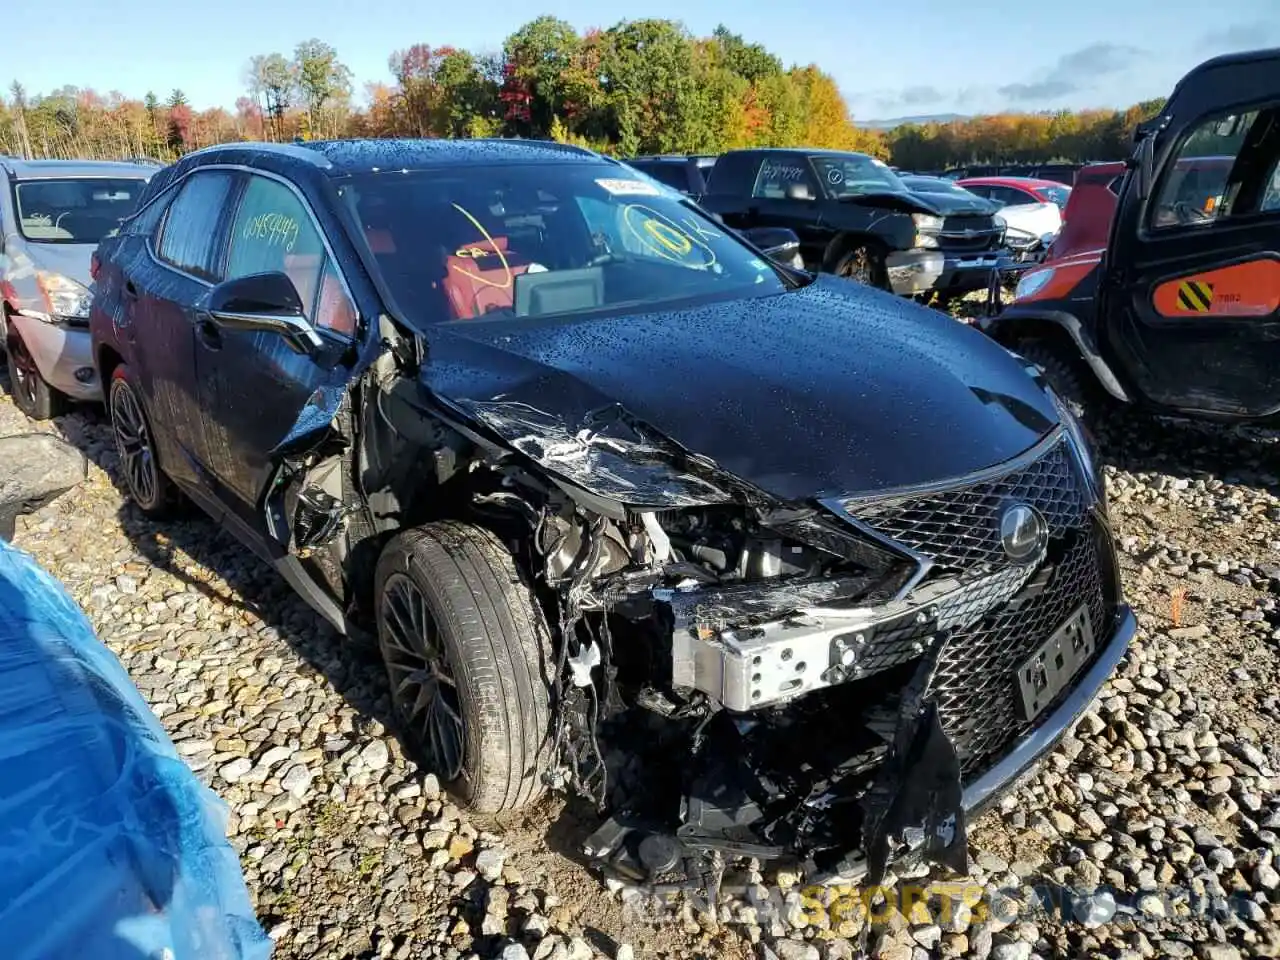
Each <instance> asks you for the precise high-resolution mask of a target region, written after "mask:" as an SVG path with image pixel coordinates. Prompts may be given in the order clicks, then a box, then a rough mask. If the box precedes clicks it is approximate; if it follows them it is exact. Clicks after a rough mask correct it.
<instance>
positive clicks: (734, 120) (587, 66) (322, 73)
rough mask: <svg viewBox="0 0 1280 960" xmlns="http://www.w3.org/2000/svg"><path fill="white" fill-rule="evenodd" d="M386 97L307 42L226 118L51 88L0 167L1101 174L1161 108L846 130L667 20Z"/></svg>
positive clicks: (453, 68) (571, 40)
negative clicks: (253, 149) (351, 141)
mask: <svg viewBox="0 0 1280 960" xmlns="http://www.w3.org/2000/svg"><path fill="white" fill-rule="evenodd" d="M388 68H389V71H390V78H389V81H387V80H376V79H375V80H372V81H370V82H367V83H365V84H364V86H363V98H362V99H363V101H364V103H363V106H362V107H360V108H357V107H356V106H354V105H353V103H352V99H351V94H352V76H351V71H350V70H349V69H348V68H347V67H346V65H345V64H343V62H342V60H341V59H340V57H339V55H338V51H337V50H336V49H335V48H334V47H333V46H331V45H329V44H328V43H326V42H324V41H322V40H319V39H314V38H313V39H309V40H304V41H302V42H301V43H299V44H298V45H297V47H295V48H294V51H293V53H292V55H291V56H285V55H284V54H282V53H279V52H271V53H263V54H260V55H257V56H254V57H252V58H251V59H250V61H249V63H248V64H247V65H246V67H245V70H244V73H243V78H244V85H245V94H244V96H242V97H240V98H239V99H238V100H236V102H235V104H234V109H233V110H231V111H228V110H224V109H222V108H220V107H214V108H211V109H207V110H199V111H197V110H194V109H193V108H192V107H191V105H190V104H188V103H187V100H186V97H185V96H183V95H181V91H174V93H173V95H172V96H170V97H169V98H168V99H167V100H165V101H161V100H160V99H159V98H157V97H156V96H155V95H154V94H151V93H148V94H147V96H146V98H145V99H144V100H141V101H139V100H131V99H128V98H126V97H125V96H124V95H123V94H120V93H116V92H112V93H109V94H107V95H105V96H104V95H100V94H99V93H97V92H96V91H93V90H88V89H80V88H76V87H63V88H61V89H59V90H54V91H52V92H50V93H46V94H42V95H38V96H37V95H32V94H29V93H28V92H27V91H26V90H25V89H24V88H23V87H22V86H21V85H20V84H17V83H15V84H14V85H13V86H12V87H11V88H10V92H9V96H8V97H7V98H3V97H0V151H4V152H8V153H12V154H16V155H21V156H81V157H129V156H142V155H146V156H153V157H158V158H160V159H164V160H169V159H173V158H174V157H176V156H178V155H180V154H181V153H183V152H184V151H187V150H191V149H195V148H197V147H200V146H206V145H208V144H210V143H219V142H224V141H228V140H241V139H266V140H276V141H288V140H292V139H293V138H295V137H303V138H318V137H335V136H372V137H397V136H399V137H404V136H409V137H482V136H497V135H502V136H521V137H534V138H550V139H554V140H558V141H561V142H564V143H576V144H580V145H583V146H588V147H591V148H593V149H596V150H600V151H603V152H608V153H614V154H618V155H621V156H627V155H633V154H636V153H650V152H652V153H666V152H672V153H675V152H708V153H717V152H720V151H723V150H729V149H734V148H739V147H762V146H798V145H805V146H811V147H815V148H828V149H837V150H857V151H862V152H866V153H870V154H873V155H876V156H879V157H882V158H889V159H891V160H892V161H893V162H894V163H895V164H897V165H899V166H901V167H904V168H909V169H919V170H927V169H942V168H946V167H950V166H954V165H958V164H972V163H1003V162H1009V163H1012V162H1022V161H1038V160H1052V159H1066V160H1087V159H1114V158H1116V157H1120V156H1123V155H1125V154H1126V153H1127V152H1128V147H1129V137H1130V131H1131V130H1132V129H1133V126H1134V124H1136V123H1137V121H1138V120H1139V119H1141V118H1142V117H1144V116H1147V115H1149V114H1151V113H1153V112H1154V111H1155V110H1156V109H1158V107H1159V102H1157V101H1152V102H1148V103H1142V104H1136V105H1135V106H1133V107H1130V108H1129V109H1127V110H1123V111H1115V110H1091V111H1083V112H1079V113H1072V112H1068V111H1058V112H1054V113H1043V114H1001V115H998V116H989V117H975V118H972V119H968V120H960V121H955V122H953V123H932V124H923V125H916V124H904V125H903V126H900V127H896V128H894V129H893V130H889V131H885V132H880V131H874V130H868V129H866V128H862V127H859V126H857V125H856V124H855V123H854V120H853V117H852V116H850V113H849V109H848V105H847V104H846V102H845V99H844V96H843V95H842V94H841V92H840V89H839V88H838V86H837V85H836V82H835V80H834V79H833V78H832V77H831V76H830V75H829V74H827V73H825V72H824V71H823V70H821V69H820V68H819V67H818V66H816V65H814V64H809V65H795V66H791V67H788V66H786V65H784V64H783V62H782V61H781V60H780V59H779V58H778V57H777V56H776V55H775V54H773V53H770V52H769V50H768V49H766V48H765V47H764V46H763V45H762V44H758V43H750V42H748V41H747V40H745V39H744V38H743V37H741V36H739V35H738V34H735V33H733V32H732V31H731V30H729V29H728V28H727V27H724V26H720V27H717V28H716V30H715V31H714V32H713V33H712V34H711V35H710V36H707V37H695V36H692V35H691V34H690V33H689V32H688V31H687V30H686V29H685V28H684V27H683V26H682V25H681V24H679V23H676V22H673V21H670V20H658V19H639V20H627V21H623V22H621V23H617V24H615V25H613V26H611V27H608V28H606V29H592V30H587V31H585V32H579V31H577V30H575V29H574V28H573V27H572V26H571V25H570V24H569V23H566V22H565V21H563V20H560V19H558V18H556V17H551V16H541V17H537V18H535V19H533V20H531V21H529V22H528V23H526V24H525V25H524V26H522V27H520V28H519V29H518V30H516V31H515V32H514V33H512V34H511V35H510V36H509V37H507V38H506V40H505V41H503V43H502V44H501V47H500V50H498V51H497V52H479V51H471V50H463V49H460V48H457V47H450V46H445V45H437V44H432V43H429V42H426V41H423V42H416V43H409V44H408V45H406V46H405V47H403V48H401V49H399V50H397V51H396V52H394V53H392V54H391V55H390V57H389V59H388Z"/></svg>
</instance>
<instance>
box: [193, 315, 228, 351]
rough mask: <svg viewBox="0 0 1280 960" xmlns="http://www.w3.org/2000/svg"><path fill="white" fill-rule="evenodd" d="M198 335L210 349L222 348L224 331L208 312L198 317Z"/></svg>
mask: <svg viewBox="0 0 1280 960" xmlns="http://www.w3.org/2000/svg"><path fill="white" fill-rule="evenodd" d="M196 336H197V337H199V338H200V342H201V343H203V344H204V345H205V346H206V347H208V348H209V349H210V350H221V349H222V331H221V330H220V329H219V328H218V324H217V322H215V321H214V319H213V317H211V316H209V315H208V314H204V315H203V316H197V317H196Z"/></svg>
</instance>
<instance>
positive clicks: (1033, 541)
mask: <svg viewBox="0 0 1280 960" xmlns="http://www.w3.org/2000/svg"><path fill="white" fill-rule="evenodd" d="M1048 539H1049V528H1048V526H1046V524H1045V522H1044V517H1042V516H1040V514H1039V513H1037V512H1036V510H1035V509H1034V508H1032V507H1029V506H1027V504H1025V503H1011V504H1009V505H1008V506H1007V507H1005V508H1004V512H1003V513H1001V514H1000V545H1001V546H1002V547H1004V552H1005V553H1006V554H1007V555H1008V557H1009V559H1010V560H1014V561H1017V562H1021V561H1023V560H1029V559H1031V558H1032V557H1034V556H1035V555H1036V554H1038V553H1039V552H1040V551H1041V550H1043V549H1044V545H1045V543H1046V541H1048Z"/></svg>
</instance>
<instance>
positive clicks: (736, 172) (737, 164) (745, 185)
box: [707, 153, 760, 197]
mask: <svg viewBox="0 0 1280 960" xmlns="http://www.w3.org/2000/svg"><path fill="white" fill-rule="evenodd" d="M759 166H760V155H759V154H758V153H726V154H724V155H723V156H721V157H719V158H718V159H717V160H716V161H715V164H714V165H713V166H712V167H711V170H710V171H709V172H708V173H707V192H708V193H712V194H719V195H722V196H730V197H740V196H747V195H748V194H750V193H751V185H752V184H753V183H754V182H755V179H756V170H757V169H758V168H759Z"/></svg>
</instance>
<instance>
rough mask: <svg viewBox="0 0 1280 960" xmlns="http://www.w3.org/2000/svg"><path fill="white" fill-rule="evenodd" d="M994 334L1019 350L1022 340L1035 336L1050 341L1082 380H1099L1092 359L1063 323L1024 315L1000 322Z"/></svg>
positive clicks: (1051, 346)
mask: <svg viewBox="0 0 1280 960" xmlns="http://www.w3.org/2000/svg"><path fill="white" fill-rule="evenodd" d="M991 338H992V339H993V340H995V341H996V342H997V343H999V344H1000V345H1001V346H1003V347H1008V348H1009V349H1010V350H1014V351H1016V350H1017V349H1018V346H1019V344H1023V343H1027V342H1029V341H1032V340H1036V341H1039V342H1040V343H1043V344H1046V345H1047V346H1048V347H1049V349H1051V350H1052V351H1053V352H1054V353H1055V354H1057V355H1058V356H1059V357H1060V358H1061V359H1062V361H1063V362H1064V363H1066V364H1067V365H1068V366H1070V367H1071V369H1072V370H1073V371H1074V372H1075V374H1076V376H1078V377H1079V378H1080V381H1081V382H1082V383H1086V382H1089V383H1096V382H1097V379H1098V378H1097V376H1095V374H1094V372H1093V368H1092V367H1091V366H1089V363H1088V361H1086V360H1085V358H1084V357H1082V356H1081V355H1080V348H1079V347H1077V346H1076V342H1075V340H1073V339H1072V338H1071V334H1069V333H1068V332H1067V331H1066V330H1064V329H1063V327H1062V324H1060V323H1054V322H1053V321H1052V320H1046V319H1044V318H1042V317H1020V318H1019V319H1018V321H1017V322H1016V323H1006V324H997V325H996V327H995V329H993V330H992V331H991Z"/></svg>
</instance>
